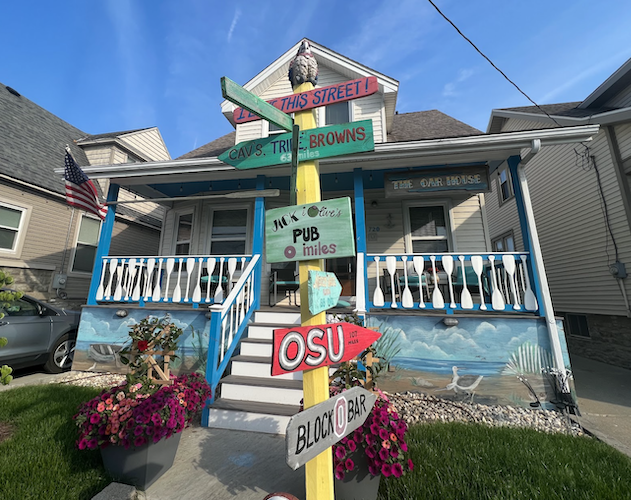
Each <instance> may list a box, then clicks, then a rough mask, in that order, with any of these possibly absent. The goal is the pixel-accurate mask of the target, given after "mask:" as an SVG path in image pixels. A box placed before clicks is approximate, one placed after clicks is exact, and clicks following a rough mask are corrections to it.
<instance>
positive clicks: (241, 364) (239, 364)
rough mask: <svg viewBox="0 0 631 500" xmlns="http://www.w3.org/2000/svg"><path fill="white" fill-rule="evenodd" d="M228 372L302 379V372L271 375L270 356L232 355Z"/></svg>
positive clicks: (247, 375)
mask: <svg viewBox="0 0 631 500" xmlns="http://www.w3.org/2000/svg"><path fill="white" fill-rule="evenodd" d="M230 373H231V375H241V376H244V377H257V378H274V379H285V380H302V372H292V373H283V374H282V375H276V376H274V377H272V358H271V356H244V355H243V354H240V355H238V356H233V357H232V360H231V369H230Z"/></svg>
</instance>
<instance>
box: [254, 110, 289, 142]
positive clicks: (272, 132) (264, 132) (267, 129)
mask: <svg viewBox="0 0 631 500" xmlns="http://www.w3.org/2000/svg"><path fill="white" fill-rule="evenodd" d="M290 116H291V117H292V118H294V113H291V114H290ZM261 122H263V130H262V134H261V136H262V137H269V136H271V135H279V134H287V133H289V132H290V130H284V129H282V128H280V127H278V130H270V122H268V121H267V120H261ZM275 126H277V125H275Z"/></svg>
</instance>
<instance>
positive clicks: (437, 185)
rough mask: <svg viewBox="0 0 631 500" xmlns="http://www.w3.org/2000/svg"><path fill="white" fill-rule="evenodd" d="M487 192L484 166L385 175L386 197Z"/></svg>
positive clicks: (485, 167) (487, 171) (487, 181)
mask: <svg viewBox="0 0 631 500" xmlns="http://www.w3.org/2000/svg"><path fill="white" fill-rule="evenodd" d="M488 190H489V169H488V167H487V166H486V165H476V166H467V167H464V166H463V167H456V168H437V169H434V168H432V169H427V170H417V171H414V172H396V173H391V174H386V175H385V191H386V197H395V196H418V195H419V194H420V193H427V192H431V191H475V192H476V193H482V192H486V191H488Z"/></svg>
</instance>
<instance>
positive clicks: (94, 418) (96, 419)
mask: <svg viewBox="0 0 631 500" xmlns="http://www.w3.org/2000/svg"><path fill="white" fill-rule="evenodd" d="M100 420H101V416H100V415H98V414H97V413H93V414H92V415H91V416H90V423H91V424H97V423H98V422H99V421H100Z"/></svg>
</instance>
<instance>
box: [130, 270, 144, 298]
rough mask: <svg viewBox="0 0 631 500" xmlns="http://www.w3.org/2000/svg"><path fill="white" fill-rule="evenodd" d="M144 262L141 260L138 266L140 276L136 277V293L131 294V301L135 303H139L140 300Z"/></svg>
mask: <svg viewBox="0 0 631 500" xmlns="http://www.w3.org/2000/svg"><path fill="white" fill-rule="evenodd" d="M143 264H144V262H143V261H142V260H140V263H139V264H138V276H137V277H136V286H135V287H134V292H133V293H132V294H131V300H132V301H133V302H138V301H139V300H140V282H141V281H142V266H143Z"/></svg>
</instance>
